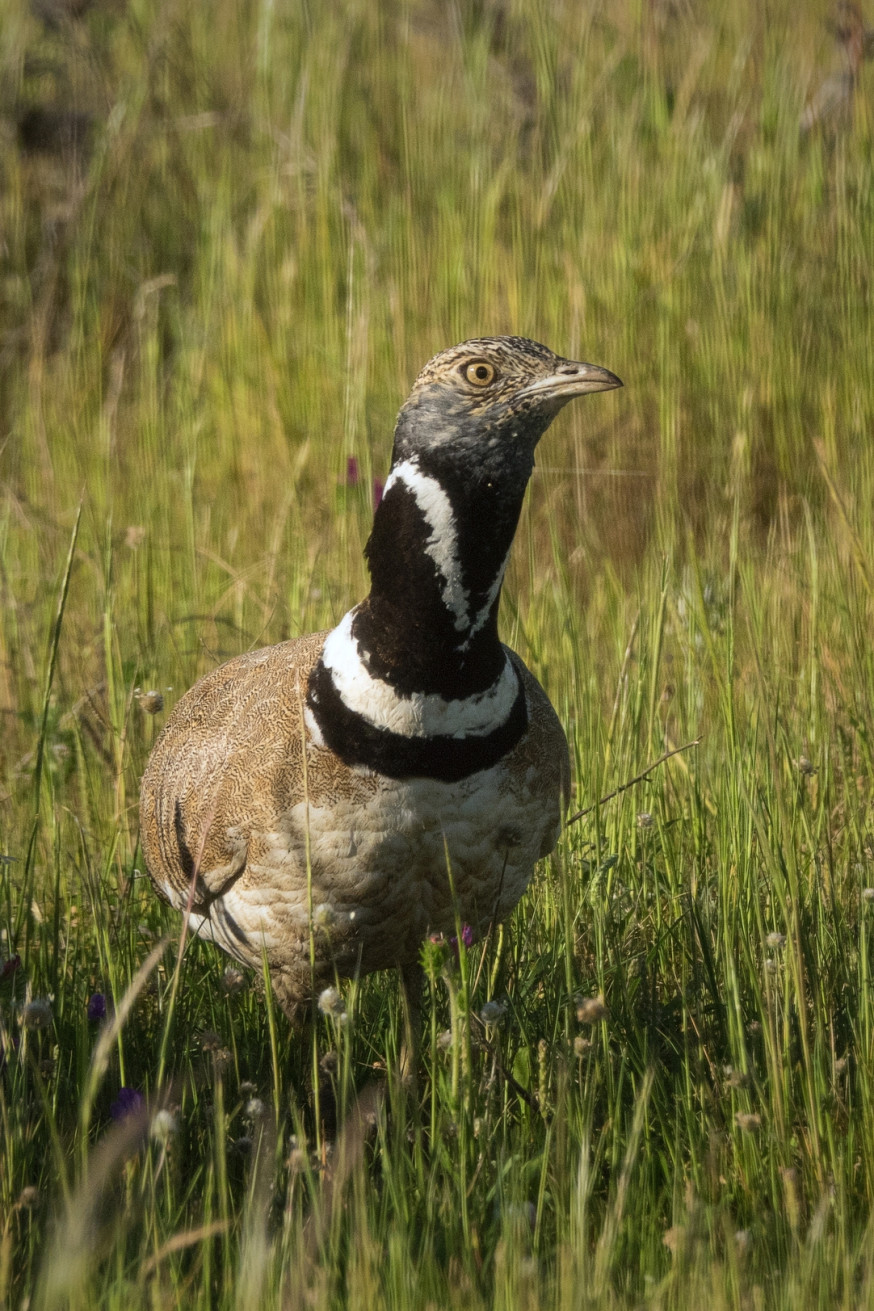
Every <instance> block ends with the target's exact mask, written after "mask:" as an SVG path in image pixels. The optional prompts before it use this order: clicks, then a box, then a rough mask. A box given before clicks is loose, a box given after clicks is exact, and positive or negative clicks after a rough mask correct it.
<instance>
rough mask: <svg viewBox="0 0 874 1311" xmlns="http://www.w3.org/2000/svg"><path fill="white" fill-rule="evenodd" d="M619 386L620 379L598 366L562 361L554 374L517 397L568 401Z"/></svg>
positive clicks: (531, 384)
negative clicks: (537, 397) (539, 397)
mask: <svg viewBox="0 0 874 1311" xmlns="http://www.w3.org/2000/svg"><path fill="white" fill-rule="evenodd" d="M621 386H622V379H621V378H617V377H616V374H615V373H611V372H610V370H609V369H602V368H601V366H600V365H599V364H579V363H577V362H575V361H574V360H563V361H562V362H561V364H560V365H559V366H558V368H557V369H556V370H555V372H554V373H550V374H549V375H548V376H547V377H546V378H538V379H537V382H532V383H530V384H529V385H528V386H527V387H524V388H523V389H522V391H521V392H519V395H520V396H542V397H544V399H546V398H547V397H549V399H550V400H553V399H555V400H558V399H562V400H570V399H571V398H572V397H574V396H585V395H587V394H588V392H590V391H612V390H613V388H614V387H621Z"/></svg>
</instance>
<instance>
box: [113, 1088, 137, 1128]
mask: <svg viewBox="0 0 874 1311" xmlns="http://www.w3.org/2000/svg"><path fill="white" fill-rule="evenodd" d="M145 1105H146V1099H145V1097H144V1096H143V1094H142V1093H141V1092H140V1091H139V1090H138V1089H137V1088H119V1090H118V1096H117V1097H116V1099H115V1101H114V1102H113V1103H112V1105H111V1106H110V1108H109V1114H110V1115H111V1116H112V1118H113V1120H116V1121H118V1122H120V1121H122V1120H126V1119H127V1118H128V1116H130V1115H139V1114H140V1113H141V1111H142V1110H143V1108H144V1107H145Z"/></svg>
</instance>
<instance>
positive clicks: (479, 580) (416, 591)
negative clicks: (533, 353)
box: [353, 450, 531, 698]
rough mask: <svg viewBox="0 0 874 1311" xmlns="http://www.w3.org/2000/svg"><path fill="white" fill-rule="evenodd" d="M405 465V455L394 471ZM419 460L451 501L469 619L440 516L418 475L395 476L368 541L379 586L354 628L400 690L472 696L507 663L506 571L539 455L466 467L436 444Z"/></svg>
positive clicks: (373, 665) (377, 670) (379, 669)
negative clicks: (502, 604) (450, 582)
mask: <svg viewBox="0 0 874 1311" xmlns="http://www.w3.org/2000/svg"><path fill="white" fill-rule="evenodd" d="M399 464H401V461H399V460H397V459H396V461H395V464H393V466H392V468H393V470H394V469H395V468H397V467H398V465H399ZM413 464H414V466H415V469H416V470H417V471H418V473H419V474H420V475H422V476H423V477H425V478H433V479H434V480H435V481H436V482H437V483H439V486H440V488H441V489H442V491H443V493H445V496H446V498H447V500H448V502H449V506H450V507H451V535H454V538H455V541H454V552H453V554H454V558H455V559H456V560H457V562H458V566H459V568H458V573H457V577H456V583H457V584H459V583H460V586H461V588H463V593H464V596H465V598H466V605H465V607H464V609H465V611H466V615H467V622H466V623H465V622H463V621H462V618H461V617H460V615H459V607H458V605H457V604H456V605H455V608H454V609H453V608H451V607H450V605H449V604H448V603H447V580H446V577H445V576H444V574H443V573H441V571H440V569H439V568H438V566H437V563H436V562H435V559H434V554H435V548H434V545H433V528H432V524H430V523H429V521H428V519H427V518H426V515H425V514H424V513H423V510H422V507H421V504H420V502H419V501H418V500H417V497H416V494H415V491H414V490H413V489H412V487H411V486H410V485H409V479H408V480H407V481H404V480H403V479H402V478H399V479H398V480H395V481H392V482H391V484H390V485H389V487H388V490H387V492H386V494H385V496H384V498H383V500H382V503H381V504H380V506H379V507H378V509H377V511H376V515H375V517H374V522H373V531H372V533H371V536H370V540H369V541H368V544H367V549H366V556H367V562H368V565H369V567H370V574H371V589H370V594H369V596H368V597H367V598H366V600H365V601H363V602H362V604H361V605H360V606H359V607H358V609H357V611H356V615H355V620H354V624H353V633H354V635H355V637H356V638H357V640H358V643H359V649H360V650H361V653H362V657H363V658H364V660H365V663H366V664H367V666H368V668H369V671H370V672H371V673H372V674H373V675H374V676H376V677H379V678H381V679H384V680H385V681H387V682H389V683H391V684H392V686H394V687H395V688H396V689H397V690H398V692H400V693H402V694H411V693H414V692H435V693H439V694H440V695H441V696H444V697H452V698H455V697H465V696H470V695H473V694H475V693H477V692H481V691H484V690H485V689H486V688H488V687H490V686H491V685H492V684H493V683H494V682H495V679H496V678H497V677H498V676H499V674H500V673H501V670H502V668H503V664H504V655H503V651H502V649H501V645H500V642H499V640H498V625H497V613H498V604H499V600H500V581H499V580H500V576H501V574H502V571H503V568H504V564H505V561H506V557H507V553H508V552H509V549H510V546H511V544H512V541H513V535H514V533H515V531H516V526H517V524H518V521H519V513H520V511H521V508H522V500H523V497H524V495H525V487H526V484H527V482H528V477H529V475H530V469H531V466H530V459H529V460H527V461H526V460H522V461H520V467H519V468H518V469H511V470H508V469H507V467H506V464H504V465H503V467H502V468H501V469H500V471H498V470H497V469H496V470H489V469H488V468H487V467H483V462H480V463H479V464H478V465H477V467H471V464H470V463H469V462H465V465H466V467H463V466H462V465H461V464H459V462H458V461H457V460H455V461H453V460H450V459H447V458H445V457H444V458H443V459H441V458H440V451H439V450H437V451H433V450H429V451H422V452H421V453H418V454H416V455H415V456H414V457H413ZM407 467H408V466H407ZM401 473H403V464H401ZM493 475H499V476H493ZM429 538H431V543H430V544H429ZM451 545H452V544H451V543H447V547H448V549H451ZM426 547H430V549H426ZM455 595H456V597H457V595H458V589H456V593H455Z"/></svg>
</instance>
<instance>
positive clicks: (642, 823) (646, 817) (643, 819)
mask: <svg viewBox="0 0 874 1311" xmlns="http://www.w3.org/2000/svg"><path fill="white" fill-rule="evenodd" d="M654 823H655V820H654V819H653V817H652V815H651V814H650V813H649V811H648V810H642V811H641V812H640V814H639V815H638V817H637V827H638V828H652V826H653V824H654Z"/></svg>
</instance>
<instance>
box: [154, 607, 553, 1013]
mask: <svg viewBox="0 0 874 1311" xmlns="http://www.w3.org/2000/svg"><path fill="white" fill-rule="evenodd" d="M324 637H325V634H324V633H316V634H312V635H310V636H308V637H303V638H300V639H299V640H298V641H296V642H283V643H282V644H281V645H279V646H274V647H268V648H266V649H265V650H263V651H255V652H253V653H252V654H249V655H243V656H239V657H238V658H237V659H236V660H231V661H229V662H228V663H227V664H225V665H222V666H221V667H220V668H219V669H215V670H213V672H212V673H210V674H207V675H206V677H205V678H202V679H201V680H200V682H199V683H197V684H196V685H195V686H194V687H193V688H192V689H191V691H190V692H188V693H187V694H186V695H185V696H184V697H183V698H182V699H181V700H180V701H179V703H178V704H177V706H176V708H175V710H174V713H173V715H172V716H171V718H170V720H169V722H168V724H167V726H166V727H165V729H164V731H163V732H162V733H161V735H160V737H159V738H158V741H157V743H156V744H155V748H154V751H153V752H152V756H151V758H150V760H149V765H148V769H147V771H146V774H145V777H144V778H143V788H142V808H141V841H142V845H143V852H144V854H145V858H146V863H147V865H148V868H149V870H150V872H151V874H152V878H153V880H154V882H155V885H156V887H157V889H158V891H159V892H160V893H161V894H162V895H163V896H164V897H165V898H166V899H167V900H168V901H170V902H171V903H172V904H173V905H175V906H176V907H177V908H182V907H184V906H185V905H186V903H187V901H188V899H189V897H190V898H191V905H192V912H193V923H194V926H195V927H197V928H198V931H200V932H201V933H203V934H204V936H207V937H213V938H214V940H216V941H217V942H218V943H219V945H220V946H222V947H224V948H225V950H227V951H229V952H230V953H231V954H232V955H235V956H236V957H237V958H238V959H239V960H241V961H243V962H244V963H245V964H247V965H250V966H253V967H255V968H260V966H261V939H262V937H263V941H264V944H265V947H266V951H267V960H268V963H269V965H270V970H271V978H272V981H273V986H274V989H275V991H276V995H277V997H278V999H279V1001H280V1003H281V1005H282V1006H283V1008H284V1009H285V1010H286V1012H287V1013H288V1014H289V1015H290V1016H291V1017H292V1018H293V1019H298V1018H300V1016H301V1009H302V1008H303V1009H306V1007H308V1005H309V1001H310V999H311V997H312V996H313V993H314V991H315V992H316V993H317V992H318V990H319V989H320V988H322V987H324V986H325V985H326V984H329V983H332V982H333V980H334V974H335V971H336V973H337V974H338V975H339V976H340V977H341V978H342V977H349V976H351V975H352V974H354V973H355V972H356V970H360V972H361V973H362V974H366V973H368V972H369V971H371V970H377V969H383V968H386V967H388V966H392V965H401V966H403V965H410V964H413V963H415V961H416V960H417V958H418V953H419V949H420V946H421V943H422V941H423V939H424V938H425V936H426V934H427V933H428V932H445V933H454V932H455V924H456V919H455V911H454V908H453V900H452V892H451V888H450V882H449V876H448V873H447V868H446V855H445V850H444V835H445V837H446V841H447V845H448V848H449V857H450V860H451V866H452V875H453V883H454V886H455V893H456V896H457V898H458V910H459V914H460V917H461V919H462V921H463V922H464V923H466V924H470V925H471V926H472V927H473V928H474V930H475V931H476V932H477V933H482V932H483V931H485V929H486V928H487V927H488V925H489V923H490V921H491V920H492V919H494V920H495V922H496V923H497V922H500V921H501V920H502V919H503V918H504V917H505V916H506V915H507V914H508V913H509V911H510V910H512V908H513V906H515V904H516V902H517V901H518V899H519V897H520V896H521V894H522V892H523V891H524V889H525V887H526V886H527V883H528V881H529V879H530V876H531V871H532V869H533V866H534V863H535V861H537V860H538V859H539V858H540V857H541V856H545V855H547V854H548V853H549V852H550V851H551V850H552V847H553V846H554V844H555V840H556V838H557V836H558V832H559V827H560V819H561V808H562V806H563V804H564V799H565V798H566V797H567V795H568V788H569V764H568V752H567V743H566V740H565V735H564V731H563V730H562V727H561V724H560V723H559V721H558V717H557V716H556V714H555V711H554V710H553V708H552V706H551V705H550V703H549V701H548V699H547V697H546V695H545V693H544V692H543V689H542V688H541V687H540V685H539V683H538V682H537V681H536V680H535V679H534V678H533V676H532V675H531V674H530V673H529V672H528V670H527V669H526V668H525V666H524V665H523V664H522V661H521V660H519V658H518V656H514V657H513V659H514V663H515V665H516V668H517V669H518V670H519V672H520V674H521V675H522V678H523V681H524V685H525V692H526V698H527V701H528V709H529V716H530V719H529V724H530V727H529V731H528V733H527V734H526V735H525V737H524V738H523V739H522V741H521V742H520V743H519V744H518V746H517V747H516V748H515V749H514V751H512V752H511V753H510V755H509V756H508V757H507V758H506V760H505V761H504V762H502V765H501V767H500V769H499V771H498V774H497V776H493V775H492V773H491V772H489V773H488V774H487V775H486V774H482V773H481V774H474V775H472V776H471V778H469V779H462V780H460V781H459V782H457V783H452V784H445V783H435V782H433V781H432V780H430V779H411V780H405V781H398V780H394V779H383V778H380V777H378V776H376V775H374V774H366V773H361V772H357V771H354V770H351V769H349V768H347V767H346V766H345V765H343V764H342V762H341V761H339V760H338V759H337V757H336V756H335V755H333V753H332V752H330V751H326V750H323V749H321V748H319V747H318V746H315V745H314V744H313V743H312V741H311V739H310V737H309V733H308V731H307V728H306V725H305V723H304V719H303V714H302V706H303V702H304V698H305V695H306V685H307V678H308V676H309V673H310V671H311V669H312V667H313V665H314V664H315V662H316V660H317V659H318V656H319V654H320V652H321V648H322V644H323V641H324ZM304 743H306V771H304V768H303V759H304ZM307 800H308V801H309V805H307ZM308 809H309V812H310V840H309V849H310V861H311V870H312V879H311V885H312V891H311V904H312V907H313V909H314V910H315V911H316V915H315V927H314V940H315V947H316V974H315V978H314V979H311V975H310V956H309V931H308V923H307V921H308V906H309V903H310V890H309V886H308V879H307V846H308V844H307V834H306V815H307V810H308ZM468 812H470V813H468ZM471 815H472V816H473V818H471ZM180 830H181V833H182V835H183V837H184V841H183V843H182V844H180V842H179V835H180ZM182 851H187V852H188V853H189V856H190V860H191V862H192V863H191V864H189V863H188V860H187V859H186V858H185V856H183V855H182V854H181V852H182ZM365 857H366V860H365ZM192 889H193V891H192ZM221 903H224V907H223V908H222V906H221ZM326 907H327V908H329V909H328V910H325V909H324V908H326ZM217 909H221V910H222V913H221V914H220V915H219V916H218V917H217V918H216V919H215V920H214V921H213V920H211V916H210V912H211V913H212V916H215V915H216V911H217ZM350 912H354V918H351V919H350ZM228 915H230V916H231V917H233V920H234V921H235V922H236V923H237V924H239V925H240V927H242V928H243V929H244V931H245V932H246V935H247V941H246V942H245V943H244V942H243V941H242V940H239V941H238V940H236V939H235V936H234V931H233V928H232V926H231V925H230V924H229V923H228V919H227V916H228ZM211 923H212V924H213V927H212V929H211V930H210V925H211Z"/></svg>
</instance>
